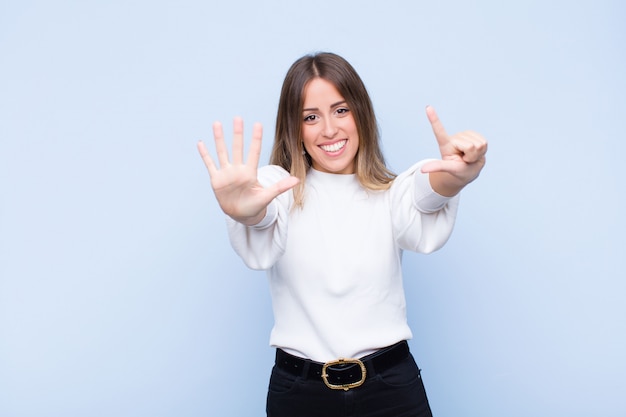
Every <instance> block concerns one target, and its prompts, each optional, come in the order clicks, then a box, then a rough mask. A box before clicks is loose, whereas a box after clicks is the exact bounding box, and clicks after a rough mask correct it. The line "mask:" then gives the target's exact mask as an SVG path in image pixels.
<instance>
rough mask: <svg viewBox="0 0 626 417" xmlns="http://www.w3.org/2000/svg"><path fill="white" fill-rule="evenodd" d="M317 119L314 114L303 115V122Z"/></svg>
mask: <svg viewBox="0 0 626 417" xmlns="http://www.w3.org/2000/svg"><path fill="white" fill-rule="evenodd" d="M317 119H318V117H317V115H316V114H309V115H308V116H305V117H304V123H312V122H314V121H316V120H317Z"/></svg>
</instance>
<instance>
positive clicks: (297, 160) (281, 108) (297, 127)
mask: <svg viewBox="0 0 626 417" xmlns="http://www.w3.org/2000/svg"><path fill="white" fill-rule="evenodd" d="M314 78H322V79H324V80H326V81H328V82H330V83H331V84H333V85H334V86H335V88H337V91H339V93H340V94H341V95H342V96H343V98H344V99H345V100H346V103H347V105H348V107H349V108H350V112H351V113H352V115H353V117H354V122H355V124H356V127H357V132H358V134H359V149H358V151H357V154H356V156H355V173H356V176H357V178H358V180H359V182H360V183H361V185H362V186H363V187H365V188H367V189H369V190H386V189H388V188H389V187H390V186H391V182H392V181H393V180H394V178H395V177H396V175H395V174H394V173H393V172H391V171H390V170H389V169H388V168H387V166H386V165H385V160H384V157H383V154H382V151H381V149H380V143H379V142H380V135H379V131H378V123H377V122H376V116H375V115H374V107H373V105H372V101H371V99H370V97H369V94H368V93H367V90H366V88H365V85H364V84H363V81H362V80H361V78H360V77H359V75H358V74H357V72H356V71H355V70H354V68H353V67H352V65H350V63H349V62H348V61H346V60H345V59H344V58H342V57H340V56H339V55H336V54H333V53H328V52H322V53H317V54H312V55H305V56H303V57H302V58H300V59H298V60H297V61H296V62H294V63H293V65H292V66H291V68H289V71H288V72H287V75H286V76H285V81H284V82H283V87H282V90H281V93H280V100H279V103H278V114H277V116H276V136H275V138H274V146H273V148H272V154H271V157H270V164H272V165H278V166H281V167H283V168H284V169H285V170H287V171H288V172H289V173H290V174H291V175H293V176H295V177H297V178H299V179H300V183H299V184H298V185H297V186H296V187H295V188H294V190H293V193H294V203H295V206H296V207H302V205H303V203H304V181H305V177H306V173H307V170H308V169H309V167H311V163H312V161H311V157H310V156H309V155H308V154H306V153H305V152H304V145H303V143H302V123H303V119H302V109H303V106H304V90H305V88H306V86H307V84H308V83H309V82H310V81H311V80H312V79H314Z"/></svg>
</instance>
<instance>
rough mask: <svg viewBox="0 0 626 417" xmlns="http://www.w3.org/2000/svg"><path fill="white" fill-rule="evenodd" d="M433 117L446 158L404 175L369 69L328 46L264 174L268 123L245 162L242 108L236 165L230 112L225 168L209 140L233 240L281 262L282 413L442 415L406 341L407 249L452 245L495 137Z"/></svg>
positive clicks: (285, 94) (277, 272) (282, 125)
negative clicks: (464, 199) (378, 112)
mask: <svg viewBox="0 0 626 417" xmlns="http://www.w3.org/2000/svg"><path fill="white" fill-rule="evenodd" d="M426 114H427V117H428V119H429V121H430V123H431V124H432V127H433V131H434V134H435V137H436V139H437V142H438V144H439V148H440V151H441V160H430V161H422V162H419V163H417V164H415V165H414V166H413V167H411V168H410V169H409V170H407V171H405V172H404V173H402V174H400V175H398V176H396V175H395V174H393V173H392V172H391V171H390V170H388V169H387V168H386V166H385V162H384V159H383V156H382V153H381V151H380V146H379V138H378V130H377V123H376V119H375V116H374V112H373V106H372V103H371V100H370V98H369V95H368V93H367V91H366V89H365V86H364V85H363V82H362V81H361V79H360V77H359V76H358V74H357V73H356V71H355V70H354V68H352V66H351V65H350V64H349V63H348V62H347V61H345V60H344V59H343V58H341V57H339V56H337V55H335V54H331V53H319V54H315V55H308V56H304V57H302V58H300V59H299V60H297V61H296V62H295V63H294V64H293V65H292V67H291V68H290V69H289V71H288V73H287V75H286V77H285V81H284V84H283V88H282V91H281V96H280V102H279V107H278V116H277V122H276V137H275V141H274V147H273V150H272V155H271V161H270V163H271V165H269V166H266V167H263V168H261V169H259V170H258V172H257V166H258V162H259V155H260V150H261V136H262V128H261V126H260V125H259V124H255V125H254V128H253V133H252V143H251V145H250V151H249V155H248V158H247V161H245V162H244V159H243V121H242V120H241V119H239V118H236V119H235V121H234V139H233V151H232V162H231V161H229V159H228V151H227V149H226V146H225V143H224V137H223V132H222V127H221V124H220V123H215V124H214V126H213V132H214V136H215V146H216V151H217V156H218V161H219V167H218V166H217V165H216V164H215V163H214V161H213V159H212V158H211V157H210V155H209V153H208V152H207V150H206V148H205V146H204V144H203V143H202V142H200V143H199V144H198V149H199V151H200V154H201V156H202V158H203V160H204V162H205V164H206V167H207V169H208V171H209V174H210V176H211V185H212V187H213V190H214V193H215V196H216V198H217V200H218V202H219V204H220V207H221V208H222V210H223V211H224V213H226V214H227V215H228V216H229V218H228V220H229V221H228V231H229V236H230V240H231V243H232V246H233V248H234V249H235V251H236V252H237V253H238V254H239V255H240V256H241V258H242V259H243V261H244V262H245V263H246V265H248V266H249V267H250V268H253V269H263V270H267V273H268V277H269V282H270V290H271V294H272V305H273V310H274V318H275V325H274V328H273V329H272V334H271V337H270V343H271V345H272V346H274V347H276V348H277V351H276V364H275V366H274V368H273V370H272V376H271V378H270V385H269V392H268V399H267V415H268V416H289V417H294V416H344V415H359V416H395V417H397V416H430V415H431V411H430V407H429V405H428V400H427V398H426V394H425V391H424V386H423V384H422V381H421V377H420V371H419V369H418V367H417V366H416V364H415V361H414V359H413V357H412V355H411V354H410V352H409V350H408V345H407V343H406V340H407V339H409V338H411V337H412V334H411V331H410V329H409V327H408V325H407V320H406V311H405V297H404V290H403V287H402V271H401V257H402V252H403V251H404V250H412V251H417V252H421V253H429V252H432V251H434V250H437V249H438V248H440V247H441V246H443V244H444V243H445V242H446V240H447V239H448V237H449V236H450V233H451V232H452V228H453V225H454V220H455V217H456V211H457V206H458V196H457V195H458V193H459V192H460V191H461V189H462V188H463V187H465V186H466V185H467V184H469V183H470V182H471V181H473V180H474V179H475V178H476V177H477V176H478V175H479V173H480V171H481V169H482V167H483V166H484V163H485V153H486V150H487V143H486V141H485V139H484V138H483V137H482V136H481V135H479V134H478V133H475V132H471V131H466V132H462V133H459V134H456V135H452V136H449V135H448V134H447V133H446V132H445V130H444V128H443V126H442V124H441V122H440V121H439V119H438V117H437V115H436V113H435V111H434V110H433V109H432V108H431V107H427V109H426ZM346 358H347V359H346Z"/></svg>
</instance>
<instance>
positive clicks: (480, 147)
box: [422, 106, 487, 196]
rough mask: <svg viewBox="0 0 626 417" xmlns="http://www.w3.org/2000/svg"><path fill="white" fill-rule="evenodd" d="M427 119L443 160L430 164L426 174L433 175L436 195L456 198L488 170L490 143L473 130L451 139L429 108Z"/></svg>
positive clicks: (457, 134)
mask: <svg viewBox="0 0 626 417" xmlns="http://www.w3.org/2000/svg"><path fill="white" fill-rule="evenodd" d="M426 115H427V116H428V120H429V121H430V124H431V126H432V128H433V132H434V134H435V138H437V143H438V144H439V151H440V152H441V160H436V161H430V162H427V163H426V164H424V165H423V166H422V172H424V173H430V183H431V186H432V187H433V189H434V190H435V191H436V192H438V193H439V194H441V195H445V196H453V195H456V194H457V193H458V192H459V191H461V189H462V188H463V187H465V186H466V185H467V184H469V183H470V182H472V181H473V180H475V179H476V178H477V177H478V175H479V174H480V171H481V170H482V169H483V166H485V154H486V153H487V141H486V140H485V138H484V137H483V136H482V135H480V134H479V133H476V132H473V131H471V130H466V131H463V132H460V133H456V134H454V135H451V136H450V135H448V134H447V133H446V130H445V129H444V127H443V124H442V123H441V121H440V120H439V117H438V116H437V113H435V109H433V108H432V107H431V106H428V107H426Z"/></svg>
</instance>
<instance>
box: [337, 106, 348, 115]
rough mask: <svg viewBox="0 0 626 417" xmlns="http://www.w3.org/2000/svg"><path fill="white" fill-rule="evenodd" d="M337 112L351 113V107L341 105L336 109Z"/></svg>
mask: <svg viewBox="0 0 626 417" xmlns="http://www.w3.org/2000/svg"><path fill="white" fill-rule="evenodd" d="M335 112H336V113H337V114H338V115H339V116H345V115H346V114H348V113H350V109H349V108H347V107H339V108H338V109H337V110H335Z"/></svg>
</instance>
